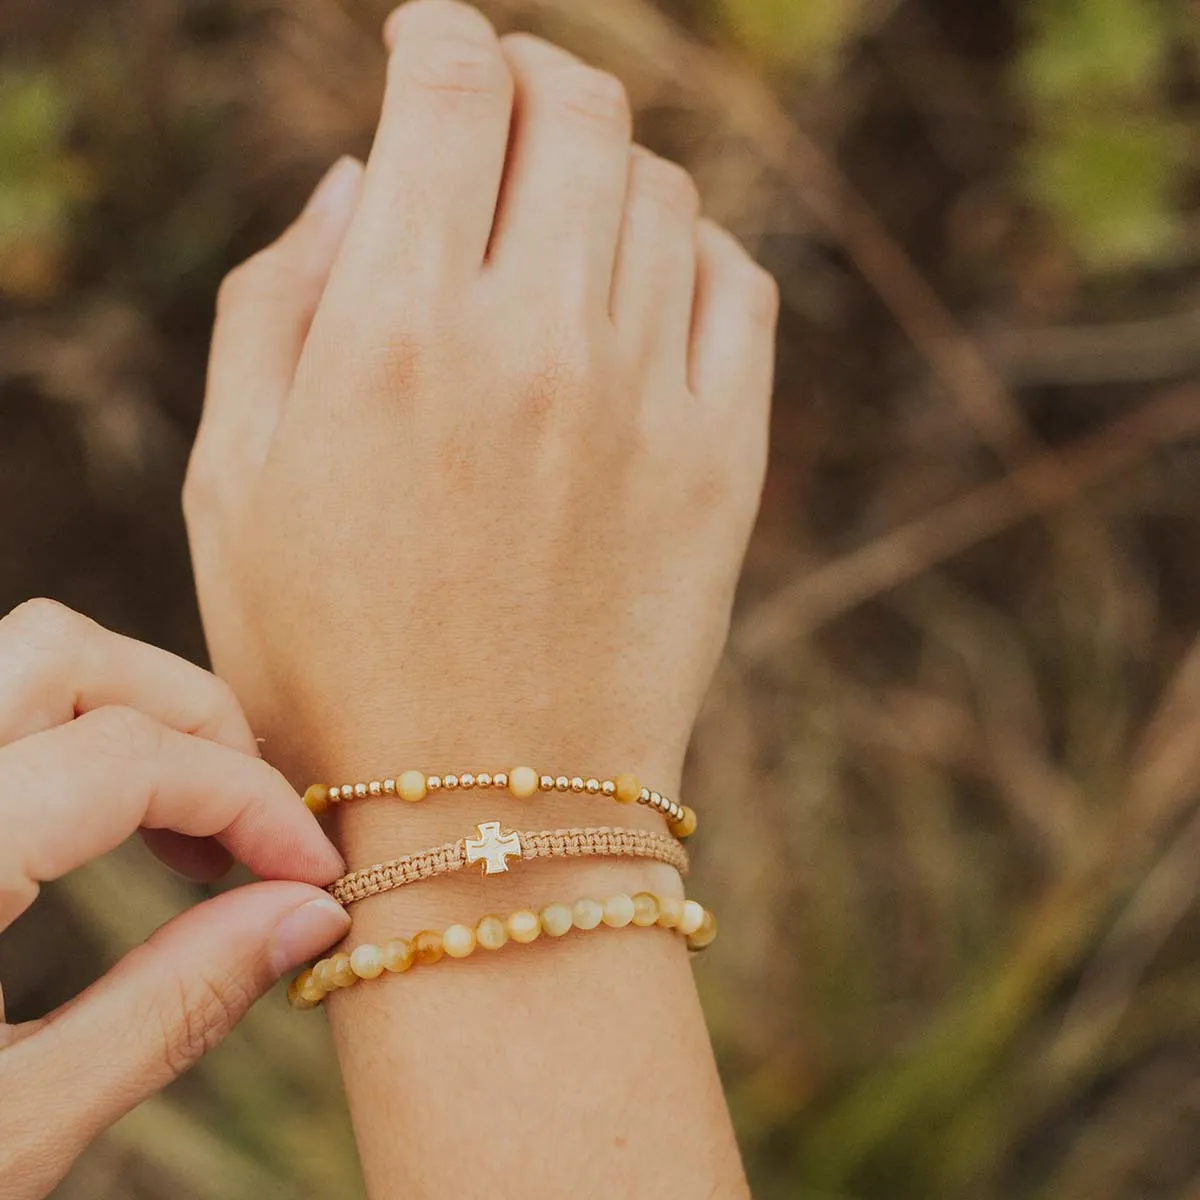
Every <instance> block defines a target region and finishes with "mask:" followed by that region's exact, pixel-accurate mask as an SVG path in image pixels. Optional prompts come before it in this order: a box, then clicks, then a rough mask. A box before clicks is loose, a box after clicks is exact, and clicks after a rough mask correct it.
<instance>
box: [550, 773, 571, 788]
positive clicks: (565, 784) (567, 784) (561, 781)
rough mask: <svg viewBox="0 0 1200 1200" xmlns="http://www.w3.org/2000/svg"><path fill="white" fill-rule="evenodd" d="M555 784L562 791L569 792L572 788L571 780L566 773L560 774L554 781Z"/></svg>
mask: <svg viewBox="0 0 1200 1200" xmlns="http://www.w3.org/2000/svg"><path fill="white" fill-rule="evenodd" d="M554 786H555V788H556V789H557V790H558V791H560V792H569V791H570V790H571V781H570V780H569V779H568V778H567V777H566V776H565V775H560V776H559V777H558V778H557V779H556V780H555V781H554Z"/></svg>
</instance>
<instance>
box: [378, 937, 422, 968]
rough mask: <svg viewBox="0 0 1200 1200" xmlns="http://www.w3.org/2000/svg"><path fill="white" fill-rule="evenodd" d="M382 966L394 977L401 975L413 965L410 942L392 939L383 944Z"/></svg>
mask: <svg viewBox="0 0 1200 1200" xmlns="http://www.w3.org/2000/svg"><path fill="white" fill-rule="evenodd" d="M382 949H383V966H384V969H385V970H388V971H391V972H392V973H393V974H394V975H402V974H403V973H404V972H405V971H407V970H408V969H409V967H411V966H412V965H413V960H414V958H415V957H416V955H415V953H414V951H413V947H412V942H410V941H408V939H407V938H392V940H391V941H390V942H384V943H383V947H382Z"/></svg>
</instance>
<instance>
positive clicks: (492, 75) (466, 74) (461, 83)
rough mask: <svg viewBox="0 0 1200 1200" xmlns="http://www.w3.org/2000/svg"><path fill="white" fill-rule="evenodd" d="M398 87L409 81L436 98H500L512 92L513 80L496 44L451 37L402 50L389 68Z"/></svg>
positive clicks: (423, 42) (394, 57) (393, 58)
mask: <svg viewBox="0 0 1200 1200" xmlns="http://www.w3.org/2000/svg"><path fill="white" fill-rule="evenodd" d="M388 70H389V73H390V74H391V76H392V79H393V80H394V82H395V86H397V87H400V88H403V87H405V86H406V85H407V84H408V83H409V81H411V82H412V83H413V84H415V85H416V86H417V87H419V88H421V89H422V90H423V91H425V92H429V93H431V94H433V95H435V96H441V97H447V98H451V99H452V98H454V97H463V98H469V97H478V96H499V95H502V94H503V93H504V92H506V91H507V90H508V88H509V87H510V85H511V82H512V80H511V77H510V76H509V74H508V70H507V68H506V67H505V65H504V60H503V59H502V58H501V56H500V52H499V49H498V46H497V45H496V44H495V42H494V41H493V42H484V41H480V40H479V39H478V38H471V37H463V36H460V35H453V34H452V35H447V36H441V37H435V38H430V39H429V40H427V41H422V42H421V43H420V44H419V45H414V46H412V47H408V48H402V49H401V50H400V51H399V52H398V53H396V54H394V55H393V56H392V60H391V63H390V64H389V67H388Z"/></svg>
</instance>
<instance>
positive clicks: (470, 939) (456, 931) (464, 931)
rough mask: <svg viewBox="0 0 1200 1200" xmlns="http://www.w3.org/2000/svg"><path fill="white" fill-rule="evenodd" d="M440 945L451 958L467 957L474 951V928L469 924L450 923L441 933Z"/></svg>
mask: <svg viewBox="0 0 1200 1200" xmlns="http://www.w3.org/2000/svg"><path fill="white" fill-rule="evenodd" d="M442 947H443V949H444V950H445V951H446V953H447V954H448V955H450V957H451V958H467V957H469V956H470V955H472V954H474V952H475V930H473V929H472V928H471V927H470V926H469V925H451V926H450V927H449V928H448V929H446V930H445V931H444V932H443V933H442Z"/></svg>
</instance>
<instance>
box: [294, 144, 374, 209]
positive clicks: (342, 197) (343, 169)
mask: <svg viewBox="0 0 1200 1200" xmlns="http://www.w3.org/2000/svg"><path fill="white" fill-rule="evenodd" d="M361 174H362V166H361V165H360V163H359V162H358V160H357V159H354V158H351V157H350V156H349V155H346V156H345V157H343V158H339V159H338V160H337V162H335V163H334V164H333V166H332V167H330V168H329V170H328V171H326V172H325V177H324V178H323V179H322V180H321V182H320V183H318V184H317V186H316V190H315V191H314V192H313V194H312V195H311V196H310V197H309V200H308V204H307V206H306V207H307V210H308V211H309V212H310V213H321V214H326V213H328V214H339V215H340V214H344V213H347V212H348V211H349V210H350V209H351V208H352V207H353V206H354V202H355V201H356V200H357V199H358V182H359V177H360V176H361Z"/></svg>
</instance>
